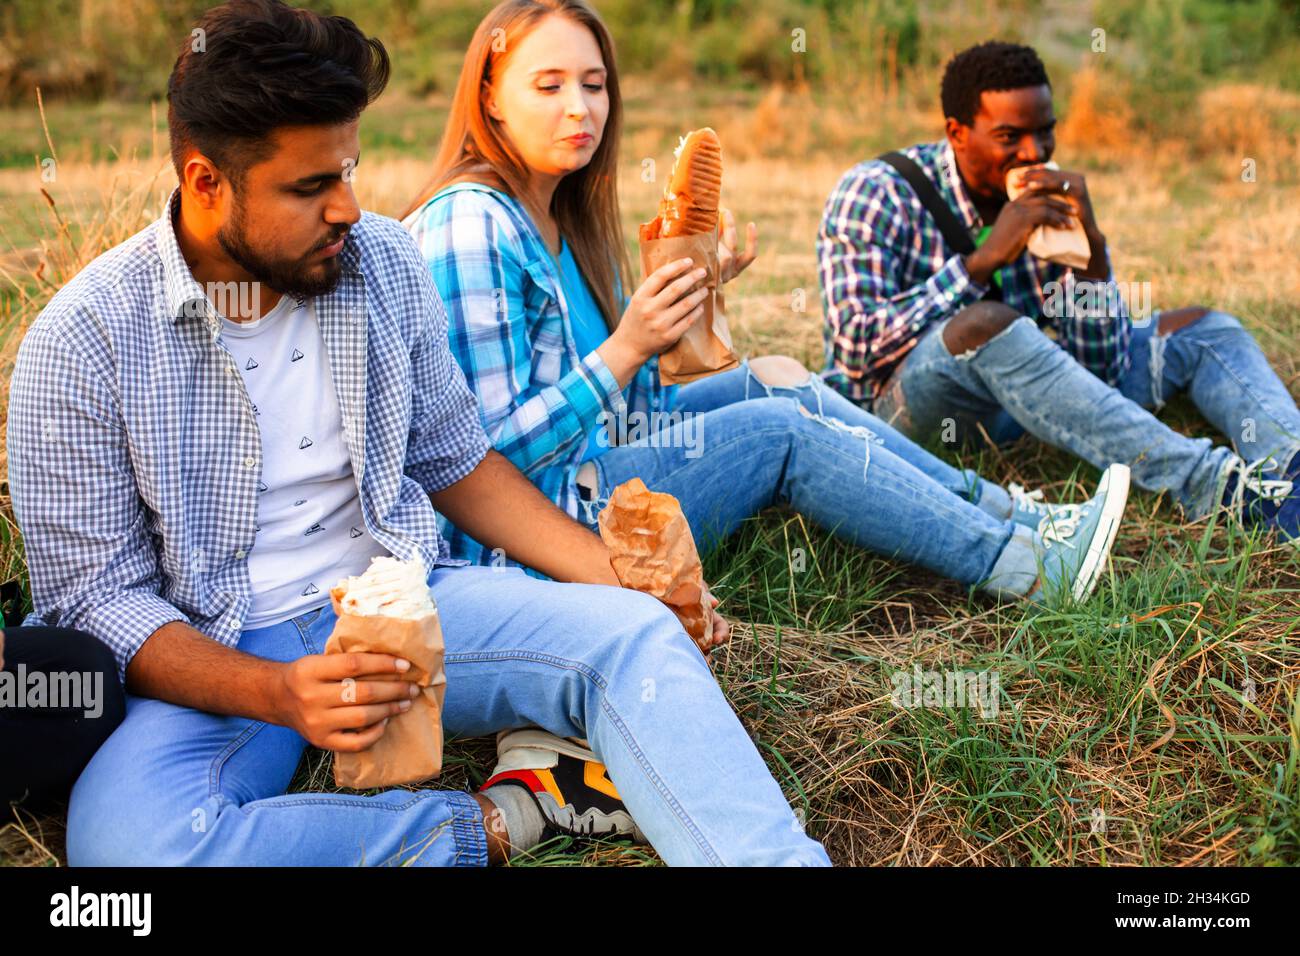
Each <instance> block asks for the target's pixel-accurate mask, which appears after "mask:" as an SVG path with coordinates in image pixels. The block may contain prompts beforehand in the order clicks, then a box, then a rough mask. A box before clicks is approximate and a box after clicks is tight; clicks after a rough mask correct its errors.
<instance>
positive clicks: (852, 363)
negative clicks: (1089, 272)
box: [817, 140, 1131, 401]
mask: <svg viewBox="0 0 1300 956" xmlns="http://www.w3.org/2000/svg"><path fill="white" fill-rule="evenodd" d="M902 152H903V154H904V155H905V156H907V157H909V158H910V159H912V160H913V161H914V162H915V163H916V164H917V165H918V166H920V167H921V170H922V171H923V172H924V173H925V174H926V175H927V176H929V178H930V179H931V180H932V181H933V182H934V184H935V187H936V188H937V189H938V191H939V195H940V196H942V197H943V199H944V200H945V201H946V202H947V203H948V205H949V206H950V207H951V208H952V210H953V211H954V212H955V213H956V214H957V218H958V220H960V221H961V222H963V223H964V224H965V225H966V226H967V227H968V228H969V229H970V232H971V235H972V237H973V236H974V235H975V234H976V233H978V232H979V231H980V230H981V229H982V228H983V227H984V221H983V219H982V218H981V217H980V214H979V212H978V211H977V210H976V209H975V204H974V203H973V202H972V201H971V199H970V196H969V195H968V194H967V192H966V187H965V184H964V183H962V181H961V175H960V173H959V172H958V171H957V162H956V159H955V157H954V156H953V152H952V146H951V145H949V143H948V141H947V140H944V141H942V142H939V143H927V144H924V145H920V146H912V147H909V148H908V149H905V150H903V151H902ZM817 261H818V273H819V279H820V284H821V294H822V312H823V315H824V316H825V326H824V328H823V334H824V339H825V346H826V372H825V377H826V380H827V381H828V382H830V383H831V384H832V385H834V386H835V387H836V388H838V389H839V390H840V391H842V392H843V393H844V394H845V395H847V396H848V397H849V398H852V399H854V400H856V401H867V400H870V399H873V398H875V397H876V396H877V395H879V394H880V392H881V391H882V390H883V388H884V386H885V384H886V383H887V382H888V381H889V377H890V376H891V375H892V374H893V373H894V371H895V369H897V368H898V366H899V364H900V363H901V362H902V361H903V359H904V358H905V357H906V356H907V354H908V353H909V352H910V351H911V350H912V348H913V347H914V346H915V345H916V343H917V342H918V341H920V338H921V336H923V335H924V334H925V333H926V332H927V331H928V330H929V329H930V327H931V326H933V325H934V324H935V323H936V322H940V321H942V320H943V319H946V318H948V317H949V316H951V315H953V314H954V313H956V312H957V311H959V310H961V309H963V308H965V307H966V306H968V305H971V304H972V303H974V302H977V301H979V300H980V299H981V298H983V296H984V293H985V292H987V291H988V286H986V285H980V284H979V283H977V282H975V281H974V280H972V279H971V277H970V275H969V274H968V273H967V272H966V266H965V263H964V262H963V260H962V257H961V255H960V254H958V253H957V252H956V251H955V250H953V249H950V248H949V247H948V245H947V243H946V242H945V241H944V238H943V235H942V234H941V233H940V232H939V227H938V226H937V225H935V222H934V219H933V217H932V216H931V215H930V214H929V212H927V211H926V210H925V208H924V207H923V206H922V205H921V202H920V200H919V199H917V198H916V194H915V193H914V192H913V191H912V187H911V186H909V185H908V184H907V180H905V179H904V178H903V177H902V175H900V174H899V173H898V171H897V170H895V169H894V168H893V167H892V166H890V165H888V164H887V163H884V162H881V161H880V160H868V161H866V162H862V163H859V164H858V165H856V166H854V167H853V168H852V169H850V170H849V171H848V172H847V173H845V174H844V176H843V177H842V178H841V179H840V181H839V184H838V185H837V186H836V187H835V190H834V191H833V192H832V193H831V195H830V199H828V200H827V202H826V208H825V210H824V212H823V214H822V220H821V227H820V228H819V230H818V233H817ZM999 275H1000V277H1001V280H1002V300H1003V301H1004V302H1005V303H1006V304H1007V305H1009V306H1011V307H1012V308H1013V309H1015V310H1016V311H1017V312H1019V313H1020V314H1021V315H1027V316H1030V317H1031V318H1034V319H1036V320H1037V321H1038V322H1039V324H1040V325H1046V326H1049V327H1051V328H1052V329H1053V330H1054V331H1055V333H1056V339H1057V342H1058V343H1059V344H1060V345H1061V347H1062V348H1064V349H1065V350H1066V351H1067V352H1069V353H1070V355H1072V356H1073V357H1074V358H1075V359H1076V360H1077V361H1078V362H1079V363H1080V364H1082V365H1083V366H1084V367H1085V368H1087V369H1088V370H1089V371H1091V372H1092V373H1093V374H1095V375H1097V376H1098V377H1099V378H1101V379H1102V380H1103V381H1105V382H1106V383H1107V384H1109V385H1115V384H1117V383H1118V382H1119V379H1120V377H1121V376H1122V375H1123V374H1124V373H1125V372H1126V371H1127V370H1128V363H1129V357H1128V343H1129V338H1130V334H1131V327H1130V322H1129V317H1128V312H1127V310H1126V308H1125V306H1124V302H1123V299H1122V298H1121V297H1120V295H1119V291H1118V288H1117V287H1116V285H1115V281H1114V278H1113V276H1110V277H1108V278H1107V279H1105V280H1092V279H1083V278H1076V277H1075V275H1074V272H1073V270H1071V269H1070V268H1069V267H1068V266H1063V265H1059V264H1057V263H1054V262H1047V261H1046V260H1042V259H1036V258H1034V257H1033V256H1031V255H1030V254H1029V251H1028V250H1027V249H1026V250H1025V251H1024V252H1022V253H1021V254H1020V257H1019V258H1018V259H1016V260H1015V261H1014V262H1011V263H1008V264H1007V265H1005V266H1003V267H1002V269H1000V270H999Z"/></svg>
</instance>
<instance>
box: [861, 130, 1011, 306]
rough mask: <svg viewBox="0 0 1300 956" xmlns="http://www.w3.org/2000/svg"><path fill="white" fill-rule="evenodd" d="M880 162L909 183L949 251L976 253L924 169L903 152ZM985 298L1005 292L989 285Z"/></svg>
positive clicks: (882, 158)
mask: <svg viewBox="0 0 1300 956" xmlns="http://www.w3.org/2000/svg"><path fill="white" fill-rule="evenodd" d="M879 159H880V161H881V162H884V163H888V164H889V165H890V166H893V167H894V169H896V170H897V171H898V174H899V175H900V176H902V177H903V178H904V179H906V180H907V184H908V185H909V186H911V187H912V192H914V193H915V194H916V198H917V199H918V200H920V202H921V205H922V206H924V207H925V209H926V211H927V212H929V213H930V217H931V218H932V219H934V224H935V225H936V226H938V227H939V232H940V233H942V234H943V238H944V241H945V242H946V243H948V246H949V248H951V249H953V250H954V251H956V252H957V254H958V255H963V256H968V255H970V254H971V253H972V252H974V251H975V240H974V239H972V238H971V235H970V231H969V230H967V228H966V227H965V226H964V225H962V222H961V220H960V219H958V218H957V214H956V213H955V212H953V211H952V207H951V206H949V205H948V204H947V203H946V202H944V199H943V197H942V196H940V195H939V190H937V189H935V188H934V183H932V182H930V177H929V176H927V175H926V174H925V173H923V172H921V167H920V166H918V165H916V163H914V162H912V160H910V159H908V158H907V157H906V156H904V155H903V154H902V153H897V152H891V153H885V154H884V155H883V156H881V157H879ZM984 298H986V299H993V300H996V301H1001V299H1002V290H1001V288H999V287H998V284H997V283H996V282H989V290H988V292H986V293H984Z"/></svg>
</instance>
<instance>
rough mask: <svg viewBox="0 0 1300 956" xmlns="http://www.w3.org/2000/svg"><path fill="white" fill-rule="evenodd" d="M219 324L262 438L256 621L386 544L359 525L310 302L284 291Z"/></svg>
mask: <svg viewBox="0 0 1300 956" xmlns="http://www.w3.org/2000/svg"><path fill="white" fill-rule="evenodd" d="M223 327H224V329H225V334H224V335H223V339H222V342H223V344H224V345H225V347H226V348H227V349H228V350H229V351H230V353H231V356H232V357H233V358H234V361H235V367H236V368H238V369H240V370H241V375H240V377H241V378H242V380H243V383H244V388H245V391H246V392H247V394H248V400H249V402H250V404H251V406H252V408H253V412H254V414H255V415H256V416H257V419H256V420H257V425H258V430H259V433H260V437H261V442H262V469H261V475H260V477H259V480H258V482H257V492H258V498H257V514H256V522H255V540H254V542H253V546H252V548H251V549H249V550H248V552H247V557H246V560H247V562H248V572H249V578H250V580H251V582H252V585H253V606H252V608H251V609H250V610H249V613H248V617H247V618H246V619H245V622H244V626H245V627H246V628H249V627H265V626H267V625H269V624H273V623H278V622H279V621H282V620H287V619H288V618H290V617H293V616H296V615H297V614H301V613H303V612H304V611H308V610H311V609H312V608H314V607H318V606H319V605H320V603H321V595H328V590H329V587H330V586H331V585H332V583H333V582H334V581H337V580H339V579H340V578H342V577H345V576H347V575H352V574H360V573H362V572H363V571H364V570H365V569H366V567H368V566H369V563H370V559H371V558H372V557H374V556H376V555H380V554H387V553H388V552H387V550H386V549H385V548H384V547H383V546H382V545H380V544H379V543H378V542H377V541H375V539H374V537H373V536H372V535H371V534H370V533H369V532H368V530H367V529H366V524H365V518H364V516H363V515H362V511H361V500H360V497H359V496H358V493H357V486H356V477H355V475H354V473H353V469H352V461H351V458H350V456H349V452H348V448H347V444H346V442H345V441H344V437H343V418H342V414H341V412H340V410H339V405H338V398H337V395H336V393H335V390H334V380H333V375H332V372H331V369H330V365H329V356H328V353H327V352H326V349H325V343H324V339H323V337H322V336H321V332H320V327H319V325H318V323H317V319H316V314H315V309H314V306H313V305H312V303H310V302H306V303H296V302H294V301H293V300H292V299H290V298H289V297H287V296H286V297H284V298H283V299H281V301H280V302H279V303H277V304H276V306H275V307H274V308H273V309H271V310H270V311H269V312H268V313H267V314H266V315H265V316H264V317H263V318H262V319H261V320H260V321H258V322H256V323H243V324H242V325H241V324H238V323H231V322H228V321H227V322H225V323H223Z"/></svg>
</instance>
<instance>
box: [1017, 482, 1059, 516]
mask: <svg viewBox="0 0 1300 956" xmlns="http://www.w3.org/2000/svg"><path fill="white" fill-rule="evenodd" d="M1007 494H1008V495H1010V496H1011V505H1012V507H1014V508H1019V509H1020V510H1021V511H1035V512H1037V513H1038V514H1040V515H1045V514H1050V512H1049V511H1048V510H1047V509H1048V508H1049V507H1050V505H1048V503H1047V502H1046V501H1044V500H1043V489H1042V488H1035V489H1034V490H1033V491H1026V490H1025V487H1024V485H1018V484H1016V483H1015V482H1014V481H1013V482H1011V484H1009V485H1007Z"/></svg>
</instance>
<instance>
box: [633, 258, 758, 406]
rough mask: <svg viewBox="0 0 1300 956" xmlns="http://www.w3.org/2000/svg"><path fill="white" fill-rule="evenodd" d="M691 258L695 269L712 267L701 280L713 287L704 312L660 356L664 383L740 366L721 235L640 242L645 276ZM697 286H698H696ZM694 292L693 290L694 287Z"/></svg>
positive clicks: (706, 299) (660, 371)
mask: <svg viewBox="0 0 1300 956" xmlns="http://www.w3.org/2000/svg"><path fill="white" fill-rule="evenodd" d="M687 257H689V258H690V259H692V260H694V263H695V264H694V265H693V266H692V267H691V268H693V269H698V268H700V267H703V268H705V269H707V270H709V273H708V275H706V276H705V277H704V279H703V280H702V282H703V284H704V285H705V286H706V287H707V288H709V289H710V290H711V294H710V295H709V296H708V297H707V298H705V300H704V314H703V315H702V316H700V318H699V319H698V320H697V321H695V322H693V323H691V327H690V328H689V329H687V330H686V334H685V335H683V336H682V337H681V338H680V339H678V340H677V344H676V345H674V346H673V347H672V348H670V349H669V350H668V351H666V352H663V353H661V354H660V356H659V381H660V383H662V384H664V385H679V384H681V385H684V384H686V383H687V382H693V381H695V380H696V379H697V378H704V377H706V376H709V375H713V374H714V373H715V372H725V371H727V370H728V369H732V368H736V367H737V366H738V365H740V359H739V358H737V357H736V353H735V352H734V351H733V350H732V345H731V330H730V329H728V328H727V313H726V311H725V305H724V303H723V300H722V289H721V286H720V284H719V282H718V237H717V235H716V234H714V233H701V234H699V235H694V236H673V237H672V238H670V239H647V240H645V241H643V242H642V243H641V274H642V278H643V279H644V277H645V276H648V275H649V274H650V273H652V272H654V271H655V270H656V269H658V268H659V267H660V266H664V265H667V264H668V263H670V262H672V261H674V260H675V259H685V258H687ZM695 288H699V286H696V287H695ZM692 291H693V290H692Z"/></svg>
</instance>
